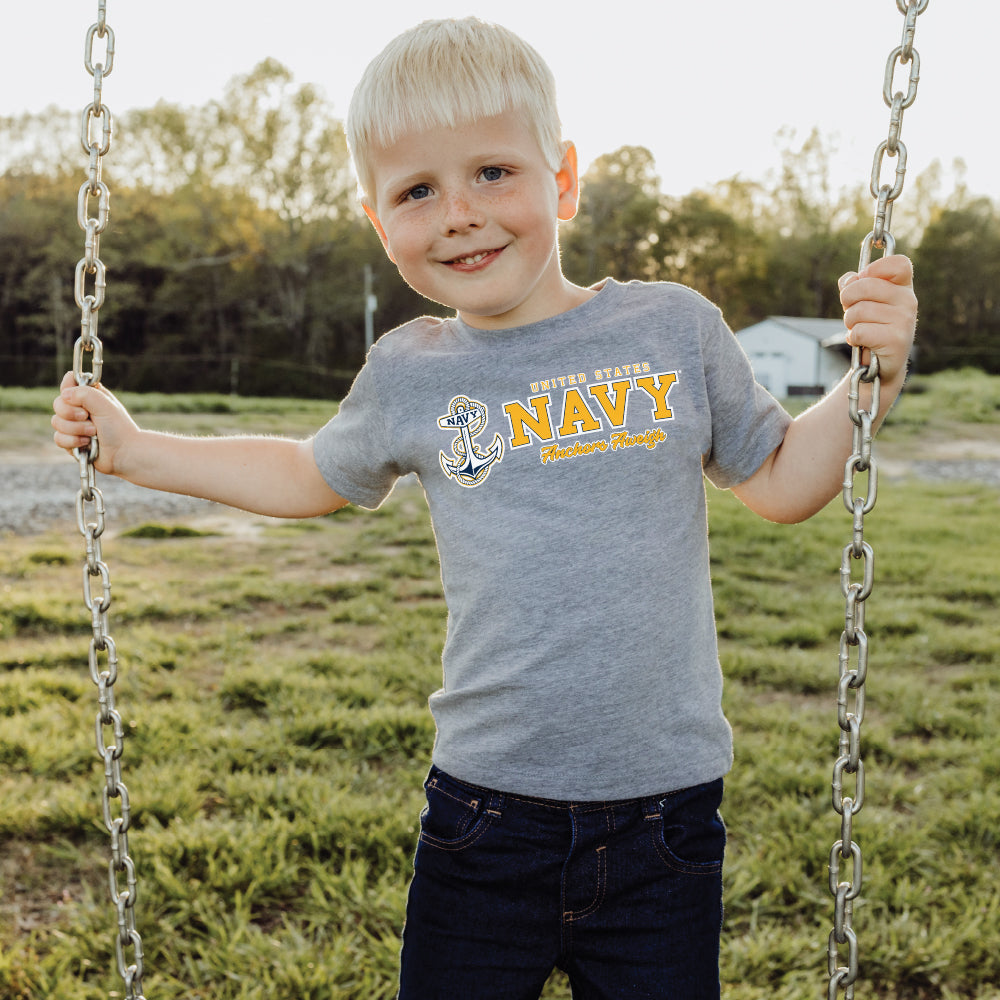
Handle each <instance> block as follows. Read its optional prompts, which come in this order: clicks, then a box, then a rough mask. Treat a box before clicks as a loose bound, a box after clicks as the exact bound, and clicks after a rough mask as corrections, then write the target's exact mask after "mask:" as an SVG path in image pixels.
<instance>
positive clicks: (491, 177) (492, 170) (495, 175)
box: [481, 167, 505, 181]
mask: <svg viewBox="0 0 1000 1000" xmlns="http://www.w3.org/2000/svg"><path fill="white" fill-rule="evenodd" d="M504 173H505V171H504V169H503V167H483V170H482V175H481V176H482V178H483V180H484V181H498V180H500V179H501V178H502V177H503V175H504Z"/></svg>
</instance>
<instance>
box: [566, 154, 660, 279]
mask: <svg viewBox="0 0 1000 1000" xmlns="http://www.w3.org/2000/svg"><path fill="white" fill-rule="evenodd" d="M661 210H662V196H661V194H660V181H659V178H658V177H657V176H656V172H655V165H654V160H653V154H652V153H650V152H649V150H648V149H645V148H644V147H642V146H623V147H622V148H621V149H619V150H616V151H615V152H614V153H606V154H605V155H604V156H600V157H598V158H597V159H596V160H595V161H594V162H593V164H592V165H591V167H590V169H589V170H588V171H587V172H586V174H585V175H584V176H583V179H582V182H581V190H580V208H579V211H578V212H577V215H576V218H575V219H574V220H573V221H572V222H570V223H568V224H567V225H566V226H565V227H564V230H563V237H562V259H563V267H564V270H565V272H566V274H567V275H568V276H569V277H570V278H571V279H572V280H574V281H576V282H578V283H580V284H584V285H589V284H592V283H593V282H595V281H599V280H600V279H601V278H604V277H607V276H610V277H613V278H619V279H622V280H628V279H631V278H656V277H657V276H658V272H659V266H660V263H659V251H658V245H659V242H660V232H659V230H660V226H661V221H662V220H661Z"/></svg>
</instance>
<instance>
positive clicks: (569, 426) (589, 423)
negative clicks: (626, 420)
mask: <svg viewBox="0 0 1000 1000" xmlns="http://www.w3.org/2000/svg"><path fill="white" fill-rule="evenodd" d="M577 424H579V425H580V426H579V428H578V427H577ZM600 429H601V424H600V422H599V421H598V420H597V419H596V418H595V417H594V415H593V413H591V412H590V410H589V409H588V408H587V404H586V403H585V402H584V401H583V396H581V395H580V390H579V389H569V390H567V392H566V395H565V396H564V397H563V422H562V426H561V427H560V428H559V436H560V437H569V436H570V435H571V434H589V433H590V432H591V431H599V430H600Z"/></svg>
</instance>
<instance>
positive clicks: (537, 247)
mask: <svg viewBox="0 0 1000 1000" xmlns="http://www.w3.org/2000/svg"><path fill="white" fill-rule="evenodd" d="M372 154H373V155H372V163H373V167H374V170H373V176H374V190H373V191H372V192H370V193H371V195H372V200H373V202H374V206H377V207H370V206H366V207H365V211H366V212H367V213H368V216H369V218H371V220H372V222H373V223H374V225H375V228H376V230H377V231H378V234H379V237H380V238H381V240H382V245H383V246H384V247H385V250H386V253H388V255H389V257H390V259H391V260H392V261H393V263H394V264H395V265H396V267H397V268H398V269H399V273H400V274H401V275H402V277H403V279H404V280H405V281H406V282H407V284H409V285H410V286H411V287H412V288H414V289H415V290H416V291H418V292H419V293H420V294H421V295H423V296H425V297H426V298H428V299H431V300H432V301H434V302H440V303H442V304H443V305H447V306H450V307H452V308H455V309H457V310H458V313H459V315H460V316H461V317H462V319H463V320H464V321H465V322H466V323H468V324H469V325H470V326H474V327H479V328H482V329H498V328H503V327H512V326H519V325H523V324H525V323H533V322H537V321H538V320H541V319H546V318H548V317H549V316H553V315H555V314H557V313H560V312H564V311H565V310H566V309H569V308H572V307H573V306H575V305H578V304H579V303H580V301H582V298H581V296H580V294H579V293H580V292H581V291H582V290H581V289H579V288H576V286H574V285H571V284H570V283H569V282H567V281H566V280H565V278H563V275H562V271H561V269H560V266H559V251H558V244H557V227H558V220H559V219H571V218H572V217H573V215H574V214H575V212H576V205H577V196H578V181H577V169H576V155H575V151H574V150H573V149H572V147H570V148H569V149H568V151H567V154H566V156H565V158H564V159H563V163H562V165H561V167H560V168H559V170H558V171H553V170H552V168H551V167H549V166H547V165H546V163H545V158H544V157H543V155H542V151H541V149H540V148H539V146H538V142H537V141H536V139H535V138H534V136H533V135H532V134H531V132H530V130H529V129H528V127H527V126H526V125H525V124H524V122H523V121H522V120H521V118H520V117H519V116H518V115H516V114H515V113H513V112H507V113H505V114H503V115H499V116H497V117H495V118H490V119H486V120H483V121H479V122H474V123H471V124H468V125H464V126H460V127H458V128H448V127H444V126H442V127H435V128H431V129H428V130H426V131H421V132H410V133H407V134H405V135H403V136H402V137H401V138H400V139H399V140H398V141H397V142H396V143H394V144H393V145H392V146H391V147H389V148H386V149H381V148H380V149H376V150H373V151H372ZM584 297H586V296H584Z"/></svg>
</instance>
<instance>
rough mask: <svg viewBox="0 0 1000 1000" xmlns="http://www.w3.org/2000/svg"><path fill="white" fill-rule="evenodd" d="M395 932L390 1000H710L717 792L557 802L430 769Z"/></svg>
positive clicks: (714, 996)
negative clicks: (557, 995)
mask: <svg viewBox="0 0 1000 1000" xmlns="http://www.w3.org/2000/svg"><path fill="white" fill-rule="evenodd" d="M425 787H426V790H427V803H428V804H427V808H426V809H425V810H424V812H423V814H422V815H421V818H420V822H421V832H420V842H419V844H418V846H417V852H416V857H415V859H414V876H413V883H412V884H411V886H410V894H409V900H408V903H407V909H406V925H405V927H404V929H403V952H402V964H401V972H400V993H399V998H400V1000H537V998H538V996H539V993H540V992H541V990H542V987H543V986H544V984H545V981H546V980H547V979H548V977H549V974H550V973H551V972H552V970H553V969H554V968H556V967H558V968H561V969H564V970H565V972H566V973H567V975H568V976H569V979H570V982H571V983H572V987H573V996H574V998H576V1000H626V998H630V1000H631V998H639V997H643V998H658V1000H666V998H673V1000H710V998H711V1000H718V997H719V933H720V930H721V925H722V857H723V852H724V849H725V842H726V831H725V827H724V826H723V823H722V819H721V817H720V816H719V813H718V808H719V803H720V801H721V798H722V780H721V779H719V780H718V781H713V782H710V783H708V784H705V785H697V786H695V787H692V788H686V789H683V790H681V791H676V792H671V793H669V794H668V795H664V796H651V797H649V798H644V799H633V800H628V801H621V802H580V803H572V802H551V801H547V800H544V799H530V798H523V797H519V796H515V795H507V794H503V793H500V792H494V791H490V790H489V789H485V788H478V787H476V786H474V785H468V784H465V783H463V782H460V781H457V780H456V779H454V778H452V777H450V776H449V775H447V774H445V773H444V772H443V771H440V770H438V769H437V768H432V769H431V772H430V775H429V776H428V778H427V782H426V785H425Z"/></svg>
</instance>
